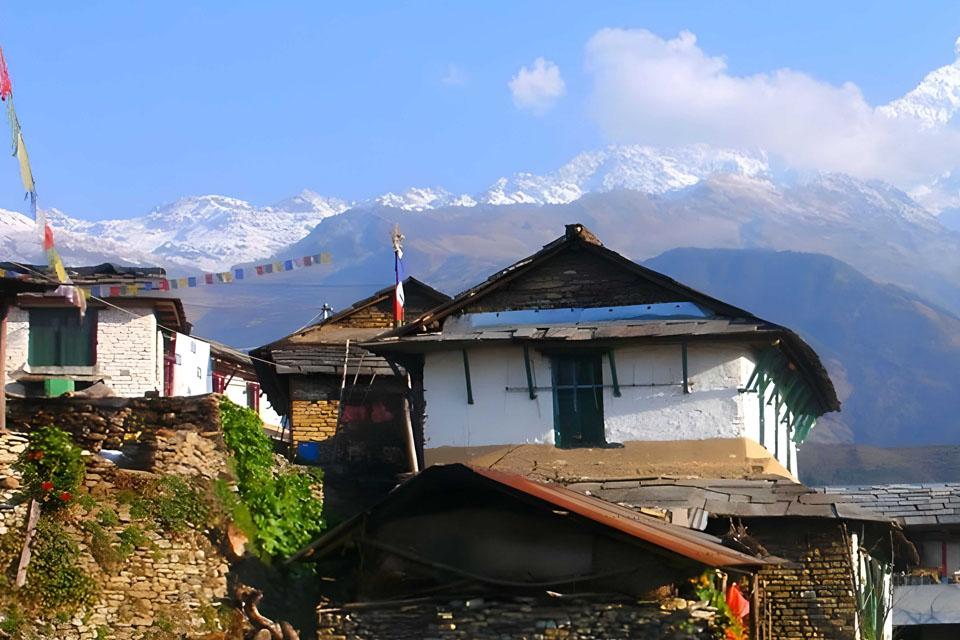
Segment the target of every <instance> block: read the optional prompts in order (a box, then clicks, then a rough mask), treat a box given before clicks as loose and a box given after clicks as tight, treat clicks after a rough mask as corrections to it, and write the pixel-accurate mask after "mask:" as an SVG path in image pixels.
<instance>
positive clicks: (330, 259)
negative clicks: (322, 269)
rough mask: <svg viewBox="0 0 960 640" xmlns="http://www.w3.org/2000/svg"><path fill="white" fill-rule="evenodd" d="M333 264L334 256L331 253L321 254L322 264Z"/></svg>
mask: <svg viewBox="0 0 960 640" xmlns="http://www.w3.org/2000/svg"><path fill="white" fill-rule="evenodd" d="M331 262H333V256H331V255H330V254H329V253H326V252H324V253H321V254H320V264H330V263H331Z"/></svg>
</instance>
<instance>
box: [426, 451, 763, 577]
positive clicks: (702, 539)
mask: <svg viewBox="0 0 960 640" xmlns="http://www.w3.org/2000/svg"><path fill="white" fill-rule="evenodd" d="M463 466H465V467H467V468H468V469H470V470H471V471H473V472H474V473H476V474H479V475H481V476H483V477H485V478H487V479H489V480H492V481H494V482H497V483H499V484H502V485H504V486H507V487H510V488H512V489H516V490H517V491H521V492H523V493H525V494H527V495H529V496H533V497H536V498H539V499H541V500H544V501H546V502H549V503H550V504H552V505H553V506H555V507H559V508H561V509H565V510H567V511H571V512H573V513H576V514H577V515H580V516H583V517H584V518H587V519H589V520H592V521H594V522H597V523H599V524H602V525H604V526H607V527H610V528H612V529H616V530H618V531H620V532H622V533H625V534H627V535H629V536H631V537H634V538H638V539H640V540H643V541H644V542H648V543H650V544H653V545H656V546H658V547H661V548H663V549H667V550H668V551H672V552H674V553H676V554H677V555H681V556H684V557H686V558H690V559H691V560H695V561H697V562H700V563H703V564H705V565H707V566H711V567H736V566H759V565H763V564H768V563H767V562H766V561H764V560H762V559H760V558H756V557H753V556H749V555H747V554H745V553H741V552H739V551H735V550H734V549H731V548H729V547H726V546H724V545H723V544H722V543H721V542H720V540H719V538H716V537H714V536H711V535H708V534H705V533H701V532H699V531H694V530H691V529H688V528H686V527H680V526H677V525H674V524H670V523H668V522H664V521H662V520H659V519H657V518H654V517H653V516H649V515H646V514H643V513H639V512H637V511H634V510H633V509H629V508H627V507H623V506H620V505H618V504H614V503H612V502H607V501H606V500H602V499H600V498H595V497H593V496H588V495H584V494H582V493H578V492H576V491H572V490H570V489H567V488H566V487H564V486H563V485H559V484H546V483H543V482H537V481H535V480H530V479H529V478H526V477H524V476H521V475H517V474H513V473H505V472H503V471H495V470H493V469H484V468H480V467H473V466H469V465H463ZM431 468H436V467H431Z"/></svg>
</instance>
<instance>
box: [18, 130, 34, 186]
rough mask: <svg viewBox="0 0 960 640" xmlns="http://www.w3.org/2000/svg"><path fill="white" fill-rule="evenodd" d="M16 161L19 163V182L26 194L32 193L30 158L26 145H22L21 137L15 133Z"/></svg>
mask: <svg viewBox="0 0 960 640" xmlns="http://www.w3.org/2000/svg"><path fill="white" fill-rule="evenodd" d="M17 160H19V161H20V180H22V181H23V188H24V190H25V191H27V193H33V192H34V191H35V190H36V185H34V184H33V171H32V170H31V169H30V157H29V156H28V155H27V145H25V144H24V143H23V136H22V135H21V134H20V133H17Z"/></svg>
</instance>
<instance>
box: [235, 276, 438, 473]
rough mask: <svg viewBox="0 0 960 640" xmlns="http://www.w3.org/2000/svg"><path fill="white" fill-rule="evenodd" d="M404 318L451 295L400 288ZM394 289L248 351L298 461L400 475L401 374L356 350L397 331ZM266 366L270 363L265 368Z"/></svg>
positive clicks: (415, 284)
mask: <svg viewBox="0 0 960 640" xmlns="http://www.w3.org/2000/svg"><path fill="white" fill-rule="evenodd" d="M403 286H404V292H405V298H406V304H405V308H406V311H407V313H408V315H420V314H422V313H424V312H425V311H426V310H427V309H430V308H433V307H435V306H437V305H438V304H441V303H443V302H446V301H447V300H449V296H446V295H444V294H443V293H441V292H439V291H437V290H436V289H433V288H432V287H430V286H428V285H426V284H424V283H423V282H420V281H419V280H417V279H415V278H407V279H406V280H405V281H404V285H403ZM393 295H394V287H389V288H385V289H382V290H380V291H377V292H376V293H374V294H373V295H371V296H369V297H367V298H365V299H363V300H360V301H358V302H356V303H354V304H353V305H352V306H350V307H348V308H346V309H343V310H342V311H340V312H338V313H335V314H333V315H331V316H330V317H328V318H325V319H323V320H321V321H320V322H318V323H316V324H314V325H312V326H309V327H306V328H304V329H301V330H299V331H297V332H295V333H293V334H290V335H288V336H285V337H283V338H281V339H279V340H276V341H274V342H271V343H270V344H267V345H264V346H262V347H259V348H257V349H254V350H253V351H252V352H251V355H252V356H254V357H255V358H256V360H254V366H255V367H256V368H257V371H258V373H259V378H260V384H261V387H262V389H263V391H264V392H265V393H266V395H267V398H268V399H269V401H270V403H271V404H272V405H273V407H275V409H276V411H277V412H278V413H279V414H280V415H281V416H283V417H284V418H285V419H286V422H287V424H288V426H289V432H288V434H285V437H287V438H288V439H289V440H290V441H291V442H292V443H293V445H294V447H298V448H299V451H300V453H301V455H304V454H305V452H310V453H309V454H306V455H312V454H313V453H314V452H315V453H316V454H317V456H318V457H317V461H319V462H322V463H324V465H325V469H326V470H327V471H328V472H329V471H334V472H335V471H336V468H337V467H338V466H343V467H349V468H350V469H354V470H356V469H360V468H366V469H379V470H384V471H388V472H394V473H395V472H405V471H409V470H410V468H411V464H410V460H409V458H408V456H407V454H406V436H405V433H406V426H405V422H404V413H405V412H404V402H403V401H404V398H405V397H406V395H407V390H408V385H407V375H406V371H405V370H404V369H403V368H402V367H397V366H395V365H391V364H390V363H389V362H387V361H386V360H385V359H384V358H382V357H379V356H376V355H374V354H373V353H370V352H369V351H367V350H366V349H363V348H362V347H360V343H361V342H364V341H367V340H371V339H373V338H375V337H376V336H377V335H379V334H381V333H383V332H385V331H388V330H390V329H391V328H393V327H394V326H395V322H394V315H393ZM268 363H273V366H271V365H270V364H268Z"/></svg>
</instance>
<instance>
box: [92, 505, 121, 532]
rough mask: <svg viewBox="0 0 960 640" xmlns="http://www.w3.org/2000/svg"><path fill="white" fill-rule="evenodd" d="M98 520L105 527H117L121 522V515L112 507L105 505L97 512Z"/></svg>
mask: <svg viewBox="0 0 960 640" xmlns="http://www.w3.org/2000/svg"><path fill="white" fill-rule="evenodd" d="M97 522H99V523H100V524H102V525H103V526H105V527H115V526H117V525H118V524H120V516H118V515H117V512H116V511H114V510H113V509H111V508H110V507H104V508H103V509H100V512H99V513H97Z"/></svg>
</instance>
